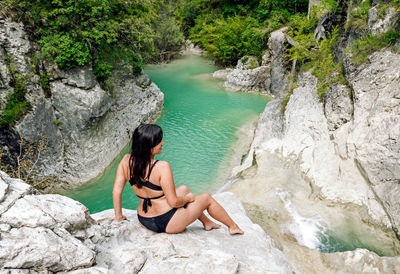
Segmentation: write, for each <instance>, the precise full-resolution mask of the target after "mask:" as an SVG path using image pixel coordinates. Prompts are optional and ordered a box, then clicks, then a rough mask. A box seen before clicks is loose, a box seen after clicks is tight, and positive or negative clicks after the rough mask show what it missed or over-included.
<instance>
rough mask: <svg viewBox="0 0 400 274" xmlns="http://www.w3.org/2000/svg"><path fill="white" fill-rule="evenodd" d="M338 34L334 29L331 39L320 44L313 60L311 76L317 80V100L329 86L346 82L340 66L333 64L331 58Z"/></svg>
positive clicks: (332, 58) (333, 61) (332, 57)
mask: <svg viewBox="0 0 400 274" xmlns="http://www.w3.org/2000/svg"><path fill="white" fill-rule="evenodd" d="M338 34H339V31H338V28H334V30H333V31H332V34H331V37H330V38H327V39H324V40H322V41H321V42H320V45H319V49H318V51H317V52H316V53H315V56H314V58H313V69H312V74H313V75H314V76H316V77H317V78H318V80H319V81H318V89H317V94H318V96H319V98H321V97H322V95H323V94H325V93H326V92H328V91H329V86H330V85H331V84H333V83H337V82H341V83H342V84H344V83H345V82H346V81H345V79H344V76H343V73H342V70H343V67H342V64H341V63H337V62H335V60H334V56H333V47H334V46H335V44H336V43H337V41H338Z"/></svg>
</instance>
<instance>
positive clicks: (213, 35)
mask: <svg viewBox="0 0 400 274" xmlns="http://www.w3.org/2000/svg"><path fill="white" fill-rule="evenodd" d="M196 25H197V26H201V28H196V27H195V28H193V29H192V30H191V34H190V38H191V39H192V41H193V42H195V43H199V44H200V45H201V46H202V47H203V48H204V49H206V50H207V51H208V52H209V53H210V54H211V55H212V56H214V57H215V58H216V60H217V62H218V63H220V64H223V65H227V66H234V65H236V63H237V61H238V59H239V58H240V57H242V56H244V55H255V56H260V55H261V53H262V50H263V48H265V47H266V42H267V37H265V33H263V31H262V29H261V28H260V27H259V25H258V23H257V21H256V20H255V19H254V18H250V17H242V16H238V15H237V16H235V17H228V18H227V19H226V20H225V19H224V18H218V19H215V20H211V21H208V18H207V17H206V16H205V17H200V18H198V19H197V20H196Z"/></svg>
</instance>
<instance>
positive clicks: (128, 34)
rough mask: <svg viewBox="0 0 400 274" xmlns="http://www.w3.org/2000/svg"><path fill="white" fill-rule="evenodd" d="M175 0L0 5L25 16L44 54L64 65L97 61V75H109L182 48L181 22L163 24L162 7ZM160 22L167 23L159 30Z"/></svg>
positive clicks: (26, 0) (6, 0)
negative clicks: (161, 38)
mask: <svg viewBox="0 0 400 274" xmlns="http://www.w3.org/2000/svg"><path fill="white" fill-rule="evenodd" d="M172 3H173V2H172V1H168V0H130V1H125V0H52V1H47V0H36V1H30V0H20V1H14V0H2V3H1V4H0V5H1V9H2V10H3V13H5V14H7V15H8V16H12V17H13V18H14V20H22V21H23V22H24V24H25V26H26V28H27V30H28V32H29V33H30V35H31V36H32V37H31V38H32V39H34V40H35V41H37V42H38V43H39V44H40V45H41V51H42V52H41V55H42V56H44V57H46V58H51V59H53V60H54V61H55V62H56V63H57V65H58V66H59V67H60V68H61V69H71V68H73V67H76V66H83V65H93V71H94V73H95V75H96V76H97V78H98V80H100V81H106V79H107V78H108V77H109V76H110V75H111V72H112V70H113V69H114V68H118V67H120V66H123V67H125V66H127V65H128V66H131V67H132V72H134V73H140V72H141V70H142V69H141V67H142V62H143V60H144V61H146V62H149V61H153V60H155V59H156V58H154V56H158V55H159V54H158V53H159V51H164V50H165V48H168V50H170V51H172V50H174V51H179V50H180V48H181V46H182V44H183V36H182V34H181V33H180V31H179V29H178V28H177V25H176V24H175V25H174V24H173V23H171V21H170V19H171V18H168V20H169V21H167V24H166V25H164V21H165V20H164V18H161V16H160V15H162V14H163V13H165V11H164V10H171V9H174V5H173V4H172ZM171 7H172V8H171ZM166 8H167V9H166ZM159 14H160V15H159ZM159 26H164V29H162V30H161V32H159V31H158V29H159ZM167 27H169V28H168V29H166V28H167ZM171 29H172V30H173V32H172V33H171V32H170V30H171ZM158 37H163V41H164V43H163V44H162V46H163V48H160V49H158V48H157V46H158V43H155V40H156V38H158ZM165 41H166V42H165ZM170 41H172V42H170ZM170 44H172V45H173V46H172V47H170Z"/></svg>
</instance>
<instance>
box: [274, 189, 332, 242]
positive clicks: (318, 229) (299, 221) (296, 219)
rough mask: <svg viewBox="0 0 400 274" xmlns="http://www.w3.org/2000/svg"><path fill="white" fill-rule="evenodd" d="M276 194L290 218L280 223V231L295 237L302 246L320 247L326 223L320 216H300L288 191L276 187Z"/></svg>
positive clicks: (324, 235)
mask: <svg viewBox="0 0 400 274" xmlns="http://www.w3.org/2000/svg"><path fill="white" fill-rule="evenodd" d="M276 194H277V195H278V196H279V198H280V199H281V201H282V202H283V203H284V206H285V209H286V210H287V212H288V213H289V215H290V217H291V218H292V220H291V221H289V222H287V223H285V224H283V225H281V229H282V232H283V233H286V234H290V235H292V236H293V237H295V238H296V240H297V242H298V243H299V244H300V245H302V246H305V247H308V248H312V249H319V248H321V247H322V246H323V244H322V243H321V239H322V238H324V237H326V231H327V229H326V227H327V226H328V225H327V224H326V223H325V222H324V221H323V220H322V218H321V217H320V216H314V217H313V218H306V217H303V216H301V215H300V214H299V213H298V212H297V211H296V208H295V207H294V206H293V204H292V202H291V200H290V198H291V196H292V194H291V193H290V192H288V191H283V190H281V189H277V192H276Z"/></svg>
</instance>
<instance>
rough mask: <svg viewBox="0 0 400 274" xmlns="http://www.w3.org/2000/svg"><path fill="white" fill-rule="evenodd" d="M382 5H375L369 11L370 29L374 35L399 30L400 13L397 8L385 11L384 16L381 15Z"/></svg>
mask: <svg viewBox="0 0 400 274" xmlns="http://www.w3.org/2000/svg"><path fill="white" fill-rule="evenodd" d="M380 13H381V12H380V5H379V4H378V5H375V6H374V7H372V8H371V9H370V10H369V11H368V22H367V24H368V28H369V31H370V32H371V34H372V35H377V34H380V33H383V32H386V31H388V30H390V29H395V28H398V26H399V24H400V12H398V11H396V8H395V7H389V8H387V9H385V11H384V14H380Z"/></svg>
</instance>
